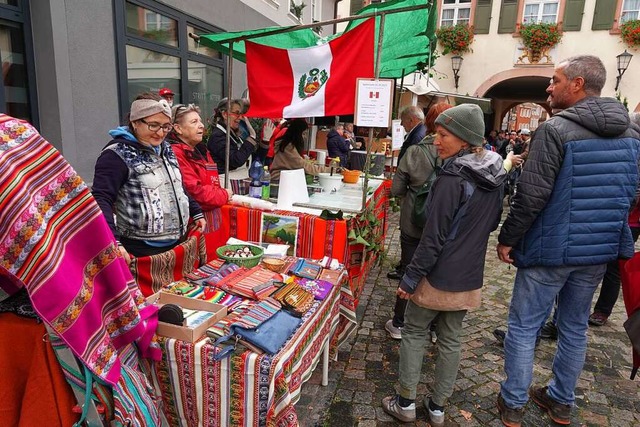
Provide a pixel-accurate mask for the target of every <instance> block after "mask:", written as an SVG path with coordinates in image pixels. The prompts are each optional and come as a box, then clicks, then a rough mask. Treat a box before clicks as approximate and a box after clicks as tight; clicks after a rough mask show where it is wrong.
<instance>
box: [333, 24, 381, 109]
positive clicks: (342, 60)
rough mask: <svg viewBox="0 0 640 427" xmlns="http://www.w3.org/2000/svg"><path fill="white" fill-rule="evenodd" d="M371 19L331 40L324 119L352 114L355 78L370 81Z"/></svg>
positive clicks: (372, 27) (373, 27) (372, 29)
mask: <svg viewBox="0 0 640 427" xmlns="http://www.w3.org/2000/svg"><path fill="white" fill-rule="evenodd" d="M374 29H375V20H374V19H367V20H366V21H365V22H363V23H362V24H360V25H358V26H357V27H356V28H354V29H353V30H351V31H349V32H347V33H345V34H344V35H342V36H341V37H338V38H337V39H334V40H331V41H330V42H329V45H330V46H331V52H332V54H333V61H332V62H331V78H330V79H329V80H328V81H327V89H326V95H325V96H326V98H327V100H326V106H325V116H339V115H347V114H353V112H354V111H355V99H356V79H358V78H373V77H374V75H373V73H374V69H373V67H374V64H373V56H374V55H373V51H374V46H373V45H374V37H373V32H374Z"/></svg>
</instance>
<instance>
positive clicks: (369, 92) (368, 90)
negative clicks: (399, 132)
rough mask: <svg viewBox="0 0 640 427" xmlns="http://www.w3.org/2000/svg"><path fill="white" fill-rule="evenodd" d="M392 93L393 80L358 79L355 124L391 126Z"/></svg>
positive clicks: (375, 126)
mask: <svg viewBox="0 0 640 427" xmlns="http://www.w3.org/2000/svg"><path fill="white" fill-rule="evenodd" d="M392 94H393V80H390V79H383V80H375V79H358V86H357V88H356V112H355V125H356V126H363V127H374V128H387V127H389V122H390V119H391V100H392Z"/></svg>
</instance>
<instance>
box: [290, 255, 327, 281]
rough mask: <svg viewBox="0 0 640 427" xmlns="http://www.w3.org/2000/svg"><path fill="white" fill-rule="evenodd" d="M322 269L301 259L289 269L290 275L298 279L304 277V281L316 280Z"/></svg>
mask: <svg viewBox="0 0 640 427" xmlns="http://www.w3.org/2000/svg"><path fill="white" fill-rule="evenodd" d="M321 270H322V267H321V266H320V265H319V264H316V263H314V262H312V261H309V260H306V259H304V258H301V259H299V260H298V262H296V263H295V264H294V265H293V267H291V269H290V271H291V273H293V274H295V275H296V276H298V277H304V278H305V279H312V280H314V279H316V278H317V277H318V275H319V274H320V271H321Z"/></svg>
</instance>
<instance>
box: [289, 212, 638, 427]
mask: <svg viewBox="0 0 640 427" xmlns="http://www.w3.org/2000/svg"><path fill="white" fill-rule="evenodd" d="M398 220H399V215H398V214H397V213H395V214H391V223H390V226H389V233H388V236H387V248H388V255H387V256H388V259H387V260H386V261H385V262H384V265H383V266H382V267H378V268H375V269H373V271H372V272H371V274H370V276H369V278H368V280H367V282H366V287H365V289H364V292H363V295H362V297H361V299H360V305H359V307H358V322H359V324H358V329H357V334H354V335H352V337H351V339H350V341H349V343H348V344H344V345H343V346H342V347H341V348H340V351H339V356H338V360H337V361H332V362H331V365H330V375H329V385H328V386H327V387H322V386H321V385H320V367H318V368H317V369H316V371H315V372H314V375H313V377H312V378H311V380H310V381H309V382H308V383H306V384H305V385H304V386H303V388H302V396H301V398H300V401H299V402H298V404H297V405H296V408H297V411H298V415H299V419H300V423H301V425H302V426H360V427H365V426H366V427H375V426H378V427H382V426H394V425H398V424H399V423H396V422H395V421H394V419H393V418H391V417H390V416H388V415H386V414H385V413H384V412H383V410H382V407H381V405H380V400H381V399H382V398H383V397H384V396H386V395H389V394H391V393H393V392H394V383H395V380H396V378H397V372H398V349H399V341H395V340H393V339H391V338H389V337H388V335H387V333H386V331H385V330H384V324H385V322H386V321H387V319H389V318H390V316H391V313H392V309H393V304H394V298H395V297H394V295H395V289H396V287H397V282H394V281H391V280H389V279H387V277H386V273H387V271H388V270H389V266H390V265H392V264H395V261H396V260H397V259H399V257H400V244H399V236H400V231H399V230H398ZM496 238H497V232H495V233H493V234H492V236H491V240H490V242H489V247H488V251H487V262H486V268H485V285H484V288H483V304H482V307H481V308H480V309H478V310H476V311H474V312H471V313H469V314H468V315H467V317H466V319H465V324H464V327H463V335H462V342H463V357H462V362H461V367H460V372H459V375H458V380H457V382H456V389H455V391H454V394H453V396H452V397H451V399H450V401H449V404H448V405H447V407H446V410H445V411H446V416H447V423H446V425H447V426H456V425H460V426H501V425H502V423H501V422H500V419H499V417H498V411H497V409H496V406H495V401H496V396H497V393H498V390H499V382H500V381H501V380H502V379H503V378H504V375H503V369H502V368H503V362H504V360H503V351H502V347H500V346H498V345H497V344H496V341H495V339H494V337H493V334H492V331H493V330H494V329H495V328H496V327H500V326H504V324H505V319H506V316H507V310H508V304H509V300H510V298H511V289H512V283H513V277H514V274H515V269H513V268H511V269H509V267H508V266H507V265H506V264H502V263H500V262H499V261H498V260H497V257H496V255H495V246H496ZM596 295H597V293H596ZM624 319H626V315H625V314H624V304H623V302H622V295H620V300H619V302H618V304H617V305H616V307H615V310H614V314H613V315H612V316H611V317H610V318H609V322H608V323H607V325H605V326H603V327H600V328H595V327H592V328H591V329H590V330H589V347H588V352H587V362H586V365H585V369H584V371H583V373H582V377H581V379H580V382H579V386H578V389H577V391H576V394H577V396H578V400H577V406H578V408H577V410H574V417H573V422H572V425H576V426H577V425H586V426H619V427H626V426H637V425H640V399H639V397H640V379H636V381H635V382H634V381H630V380H629V379H628V378H629V373H630V370H631V345H630V343H629V341H628V338H627V336H626V333H625V332H624V329H623V327H622V323H623V321H624ZM554 350H555V341H543V342H542V343H541V345H540V346H539V347H538V349H537V351H536V360H535V366H534V382H545V381H547V380H548V379H549V378H550V376H551V364H552V358H553V354H554ZM435 354H436V347H435V346H428V347H427V349H426V359H425V366H424V369H423V371H422V377H421V379H420V384H419V386H418V401H417V402H416V404H417V405H416V406H417V408H418V411H417V415H418V421H417V422H416V425H418V426H425V425H427V424H426V421H425V420H426V418H425V410H424V408H423V406H422V404H421V401H422V397H423V396H424V395H428V394H429V393H430V391H429V390H430V387H431V383H432V381H433V369H434V360H435ZM523 425H524V426H547V425H552V423H551V421H550V420H549V418H548V417H547V416H546V414H544V413H543V412H542V411H540V410H539V409H538V408H537V406H536V405H535V404H533V403H529V405H528V406H527V409H526V416H525V420H524V423H523Z"/></svg>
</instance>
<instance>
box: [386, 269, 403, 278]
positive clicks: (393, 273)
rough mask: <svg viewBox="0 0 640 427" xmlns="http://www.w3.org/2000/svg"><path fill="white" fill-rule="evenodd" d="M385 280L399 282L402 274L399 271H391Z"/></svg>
mask: <svg viewBox="0 0 640 427" xmlns="http://www.w3.org/2000/svg"><path fill="white" fill-rule="evenodd" d="M387 278H389V279H392V280H401V279H402V272H401V271H400V270H391V271H390V272H388V273H387Z"/></svg>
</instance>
